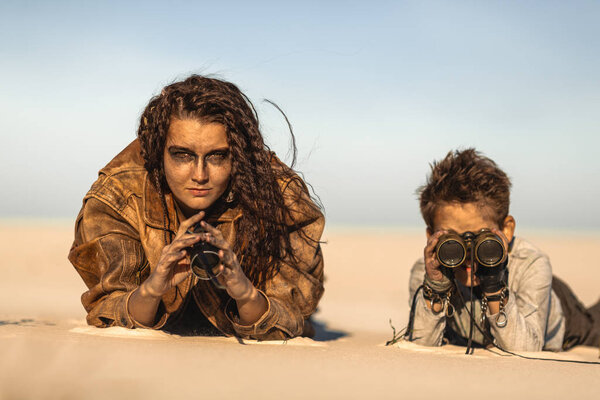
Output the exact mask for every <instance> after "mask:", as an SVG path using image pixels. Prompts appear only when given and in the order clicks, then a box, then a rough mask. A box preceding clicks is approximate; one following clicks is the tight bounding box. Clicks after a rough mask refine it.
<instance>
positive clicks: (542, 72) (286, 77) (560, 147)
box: [0, 1, 600, 230]
mask: <svg viewBox="0 0 600 400" xmlns="http://www.w3.org/2000/svg"><path fill="white" fill-rule="evenodd" d="M322 3H325V4H322ZM599 18H600V3H598V2H583V1H573V2H554V1H540V2H536V1H487V2H478V1H446V2H442V1H440V2H437V1H415V2H401V1H397V2H385V1H380V2H378V1H373V2H352V1H346V2H335V1H331V2H310V1H303V2H296V4H290V5H286V4H283V2H260V1H257V2H225V1H223V2H184V1H174V2H152V1H144V2H85V1H62V2H61V1H55V2H32V1H3V2H2V3H0V59H1V60H2V61H1V62H0V133H1V135H2V142H3V146H1V147H0V162H1V164H0V166H1V167H2V168H1V169H0V182H1V184H2V188H3V189H4V190H3V192H4V196H2V197H0V217H51V218H62V217H67V218H74V216H75V215H76V214H77V211H78V210H79V207H80V205H81V199H82V197H83V195H84V194H85V192H86V191H87V189H88V188H89V186H90V185H91V183H92V182H93V181H94V179H95V176H96V173H97V171H98V169H100V168H101V167H102V166H103V165H105V164H106V163H107V162H108V161H109V160H110V159H111V158H112V157H113V156H114V155H116V154H117V153H118V151H119V150H120V149H122V148H123V147H124V146H125V145H126V144H127V143H129V142H130V141H131V140H133V139H134V137H135V132H136V125H137V122H138V119H139V115H140V113H141V110H142V109H143V107H144V106H145V104H146V103H147V101H148V100H149V99H150V97H151V96H152V95H153V94H156V93H157V92H158V91H159V90H160V88H161V87H162V86H164V85H165V84H167V83H169V82H172V81H173V80H175V79H178V78H183V77H185V76H186V75H188V74H190V73H204V74H216V75H218V76H220V77H222V78H224V79H226V80H230V81H232V82H234V83H236V84H237V85H238V86H239V87H240V88H241V89H242V90H243V91H244V92H246V93H247V94H248V95H249V96H250V98H251V99H252V100H253V101H254V102H255V104H256V105H257V108H258V110H259V113H260V116H261V122H262V126H263V133H264V134H265V136H266V138H267V141H268V142H269V143H270V144H271V146H272V148H273V149H275V150H276V151H277V152H278V154H280V155H281V156H282V157H284V156H285V153H286V149H287V144H288V139H289V137H288V135H287V133H286V130H285V123H284V121H283V120H282V118H281V117H280V116H279V115H278V114H277V113H276V112H275V111H274V110H273V109H272V108H271V107H270V106H268V105H267V104H265V103H264V102H262V101H261V100H262V99H263V98H268V99H270V100H273V101H275V102H276V103H277V104H279V105H280V106H281V107H282V108H283V109H284V110H285V112H286V113H287V115H288V117H289V118H290V120H291V122H292V124H293V126H294V130H295V132H296V135H297V139H298V146H299V150H300V154H299V160H300V162H299V164H298V169H300V170H301V171H302V172H304V174H305V176H306V178H307V180H308V181H309V182H310V183H311V184H312V185H313V186H314V188H315V190H316V191H317V193H318V194H319V195H320V196H321V198H322V200H323V203H324V205H325V207H326V212H327V218H328V220H329V223H331V224H333V225H336V224H350V225H393V226H395V225H403V226H421V224H422V222H421V220H420V216H419V212H418V204H417V199H416V195H415V189H416V188H417V187H418V186H419V185H421V184H422V183H423V182H424V180H425V176H426V174H427V172H428V168H429V167H428V164H429V163H430V162H431V161H432V160H434V159H439V158H441V157H443V156H444V155H445V154H446V153H447V152H448V151H449V150H450V149H454V148H464V147H471V146H474V147H476V148H478V149H479V150H481V151H482V152H484V153H485V154H486V155H488V156H490V157H491V158H493V159H494V160H496V161H497V162H498V163H499V165H500V166H501V167H503V168H504V169H505V170H506V171H507V173H508V174H509V176H510V177H511V178H512V180H513V194H512V206H511V209H512V213H513V214H514V215H515V216H516V218H517V223H518V224H520V226H524V227H530V228H549V229H565V228H576V229H579V228H585V229H593V230H597V229H600V212H599V211H598V208H597V205H598V200H597V199H598V198H600V180H599V179H598V176H599V173H600V160H599V159H598V149H599V148H600V135H599V132H598V131H599V126H600V124H599V122H600V112H599V111H598V110H599V106H600V90H599V89H600V51H599V50H600V48H599V45H600V24H599V23H598V20H599Z"/></svg>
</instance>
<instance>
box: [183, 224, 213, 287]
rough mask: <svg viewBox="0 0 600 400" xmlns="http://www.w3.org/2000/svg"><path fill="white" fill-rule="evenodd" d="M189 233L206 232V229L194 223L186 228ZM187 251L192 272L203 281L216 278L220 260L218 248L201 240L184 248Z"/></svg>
mask: <svg viewBox="0 0 600 400" xmlns="http://www.w3.org/2000/svg"><path fill="white" fill-rule="evenodd" d="M188 232H189V233H206V232H207V231H206V230H205V229H204V228H202V227H201V226H200V224H197V225H195V226H194V227H193V228H192V229H190V230H188ZM186 250H187V253H188V255H189V257H190V268H191V269H192V273H193V274H194V275H196V276H197V277H198V279H202V280H205V281H208V280H212V279H214V278H216V277H217V276H218V275H219V274H218V271H217V267H218V266H219V263H220V262H221V259H220V258H219V248H218V247H216V246H213V245H212V244H210V243H207V242H205V241H203V240H201V241H199V242H197V243H195V244H194V245H192V246H190V247H188V248H186Z"/></svg>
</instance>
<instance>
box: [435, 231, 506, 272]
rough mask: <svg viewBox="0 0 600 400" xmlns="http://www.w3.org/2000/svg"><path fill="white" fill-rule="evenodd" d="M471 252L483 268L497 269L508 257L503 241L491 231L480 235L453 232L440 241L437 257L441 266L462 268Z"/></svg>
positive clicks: (443, 236)
mask: <svg viewBox="0 0 600 400" xmlns="http://www.w3.org/2000/svg"><path fill="white" fill-rule="evenodd" d="M469 252H472V254H473V256H474V258H475V261H477V263H478V265H480V266H482V267H496V266H498V265H500V264H502V263H503V262H504V261H505V260H506V257H507V251H506V248H505V247H504V243H503V242H502V239H501V238H500V237H499V236H498V235H496V234H495V233H493V232H492V231H490V230H489V229H482V230H480V231H479V232H478V233H473V232H465V233H463V234H462V235H459V234H458V233H456V232H454V231H451V232H448V233H446V234H444V235H442V236H440V238H439V240H438V244H437V246H436V248H435V255H436V257H437V259H438V261H439V262H440V264H441V265H443V266H444V267H448V268H455V267H459V266H461V265H462V264H463V263H464V262H465V260H466V258H467V255H468V254H469Z"/></svg>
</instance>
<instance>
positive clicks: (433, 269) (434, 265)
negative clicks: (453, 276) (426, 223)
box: [423, 230, 448, 281]
mask: <svg viewBox="0 0 600 400" xmlns="http://www.w3.org/2000/svg"><path fill="white" fill-rule="evenodd" d="M445 233H448V231H445V230H444V231H437V232H435V233H434V234H433V235H431V236H429V238H428V239H427V245H426V246H425V249H424V250H423V258H424V259H425V272H426V273H427V276H428V277H429V279H431V280H432V281H442V280H444V278H445V276H444V274H443V273H442V271H441V270H440V266H441V264H440V262H439V260H438V259H437V257H436V256H435V247H436V246H437V244H438V241H439V239H440V236H442V235H443V234H445Z"/></svg>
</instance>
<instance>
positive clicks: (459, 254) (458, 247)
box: [437, 239, 466, 268]
mask: <svg viewBox="0 0 600 400" xmlns="http://www.w3.org/2000/svg"><path fill="white" fill-rule="evenodd" d="M437 257H438V260H439V261H440V263H441V264H442V265H443V266H445V267H449V268H453V267H456V266H459V265H460V264H462V263H463V261H464V260H465V257H466V251H465V247H464V246H463V244H462V243H460V242H459V241H457V240H453V239H449V240H446V241H445V242H443V243H442V244H441V245H439V247H438V250H437Z"/></svg>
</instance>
